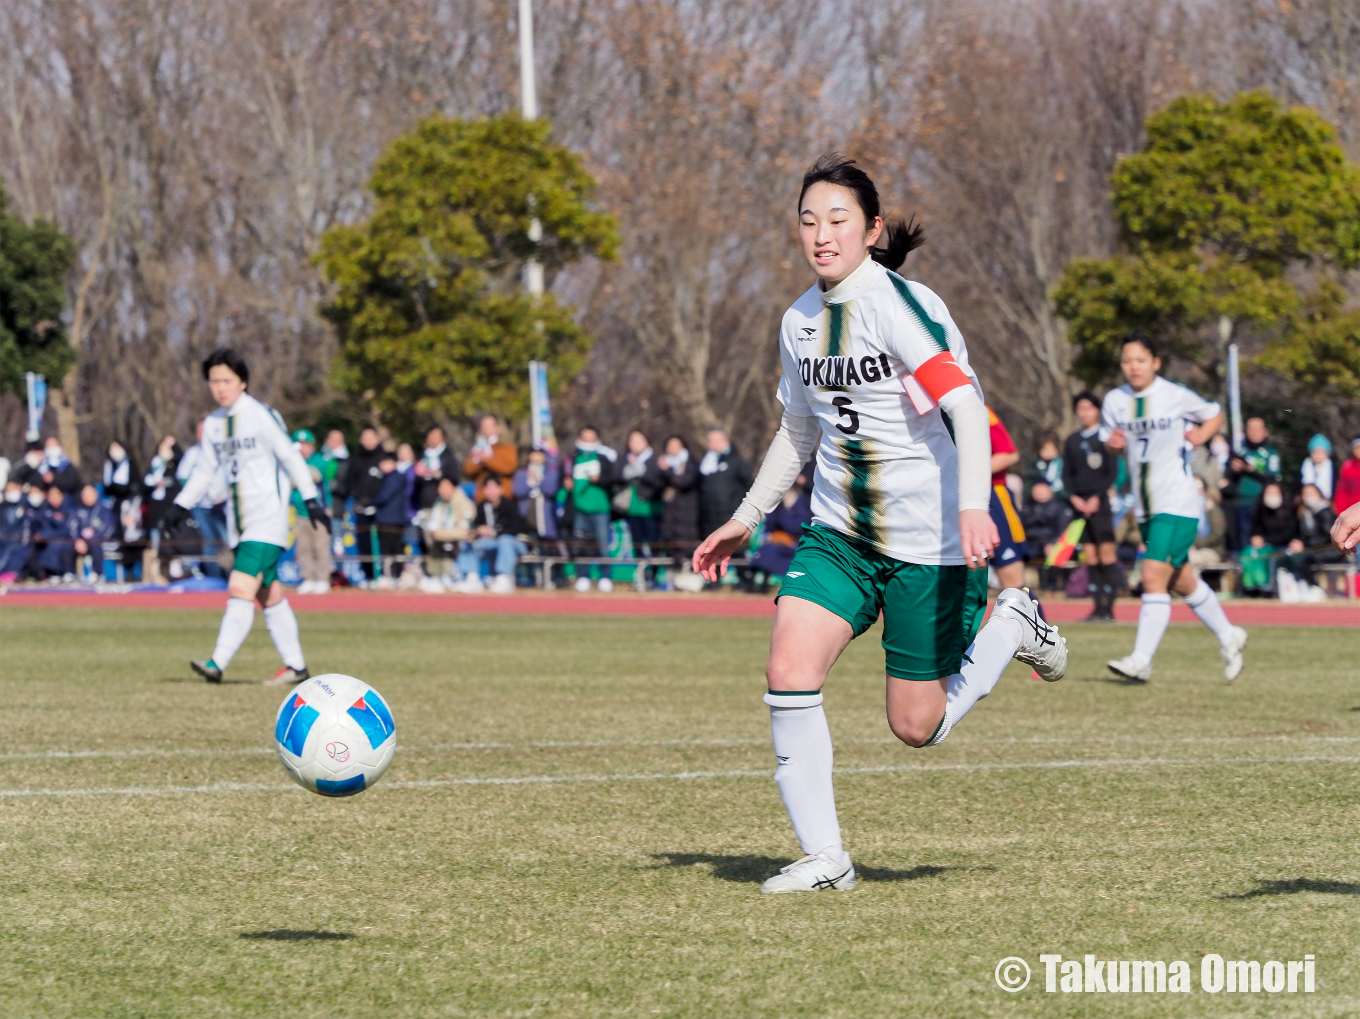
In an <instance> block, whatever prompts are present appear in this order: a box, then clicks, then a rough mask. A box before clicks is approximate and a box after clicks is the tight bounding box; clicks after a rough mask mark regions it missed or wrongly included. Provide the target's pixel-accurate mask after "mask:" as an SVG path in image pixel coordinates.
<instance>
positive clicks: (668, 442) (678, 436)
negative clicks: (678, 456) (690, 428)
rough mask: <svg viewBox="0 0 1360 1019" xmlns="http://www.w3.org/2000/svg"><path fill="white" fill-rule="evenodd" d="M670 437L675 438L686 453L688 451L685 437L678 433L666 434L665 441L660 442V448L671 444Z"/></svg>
mask: <svg viewBox="0 0 1360 1019" xmlns="http://www.w3.org/2000/svg"><path fill="white" fill-rule="evenodd" d="M671 439H675V440H676V441H678V442H679V443H680V446H681V447H682V448H683V449H684V451H685V452H686V453H688V452H689V451H690V448H689V443H688V442H686V441H685V437H684V436H683V435H679V434H676V435H668V436H666V441H665V442H663V443H662V444H661V448H662V449H665V448H666V447H667V446H669V445H670V444H671Z"/></svg>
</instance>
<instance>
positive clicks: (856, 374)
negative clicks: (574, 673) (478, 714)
mask: <svg viewBox="0 0 1360 1019" xmlns="http://www.w3.org/2000/svg"><path fill="white" fill-rule="evenodd" d="M798 215H799V236H800V238H801V241H802V247H803V254H804V256H805V257H806V258H807V261H808V264H809V265H810V266H811V267H812V270H813V272H814V273H816V275H817V282H816V284H815V285H814V286H812V287H811V288H810V289H809V290H808V291H807V293H805V294H803V296H802V297H800V298H799V299H798V300H797V301H796V302H795V303H794V305H793V307H791V308H790V309H789V310H788V311H787V312H786V313H785V315H784V320H783V324H782V325H781V327H780V354H781V358H782V363H783V377H782V378H781V380H780V383H779V400H780V402H781V403H782V404H783V406H784V417H783V421H782V423H781V425H780V428H779V431H778V433H777V434H776V435H775V438H774V441H773V442H771V443H770V448H769V451H768V452H767V453H766V454H765V461H764V463H763V464H762V466H761V469H760V473H759V475H758V476H757V477H756V479H755V482H754V484H753V485H752V486H751V489H750V491H749V492H748V493H747V496H746V499H745V500H744V501H743V502H742V504H741V506H740V507H739V508H738V509H737V511H736V513H735V514H734V515H733V517H732V519H731V520H729V521H728V522H727V523H725V524H723V525H722V526H721V527H719V528H718V529H717V530H716V531H714V532H713V533H712V534H710V535H709V536H708V538H706V539H705V540H704V542H703V544H701V545H700V546H699V548H698V549H696V550H695V553H694V569H695V572H697V573H700V574H702V575H703V576H704V577H706V578H707V579H709V580H716V579H717V577H718V576H719V575H720V574H721V573H725V572H726V570H727V565H728V561H729V559H730V557H731V555H732V553H733V552H734V551H735V550H736V549H737V548H739V547H741V546H742V545H743V544H744V543H745V542H746V541H747V540H748V538H749V537H750V534H751V532H752V531H753V530H754V529H755V527H756V526H757V525H758V524H759V523H760V521H761V519H762V518H763V516H764V515H765V514H766V513H768V512H769V511H770V510H771V509H773V508H774V506H775V505H776V504H777V503H778V502H779V500H780V498H781V497H782V496H783V494H784V493H785V492H786V491H787V490H788V488H789V486H790V485H792V484H793V481H794V479H795V478H796V477H797V476H798V472H799V469H800V468H801V466H802V465H803V464H804V463H805V462H806V461H807V459H808V457H809V456H810V455H811V454H812V452H813V450H814V449H815V450H816V452H817V474H816V482H815V485H814V488H813V494H812V512H813V526H812V527H810V528H808V529H807V530H806V531H805V532H804V534H803V537H802V540H801V541H800V542H799V545H798V549H797V551H796V553H795V554H794V557H793V561H792V563H791V564H790V567H789V572H788V573H787V574H786V575H785V580H784V584H783V586H782V587H781V588H780V594H779V602H778V608H777V611H776V614H775V622H774V634H773V637H772V639H771V644H770V657H769V661H768V664H767V666H766V678H767V680H768V684H769V691H768V693H766V695H765V703H766V704H768V705H769V706H770V729H771V734H772V735H773V738H774V752H775V758H776V760H777V761H778V769H777V770H776V772H775V782H776V784H777V785H778V787H779V792H780V795H781V796H782V798H783V800H784V806H785V808H786V809H787V810H788V812H789V819H790V820H791V821H792V822H793V828H794V832H795V833H796V834H797V836H798V841H799V843H800V844H801V845H802V848H803V852H804V853H805V854H806V855H805V856H804V857H803V858H802V859H801V860H799V861H798V862H797V863H794V864H792V865H791V866H788V867H785V868H784V869H783V870H782V871H781V872H780V873H779V874H777V875H775V876H774V877H772V878H770V879H769V880H768V881H766V882H765V884H764V885H763V886H762V890H763V891H766V892H795V891H815V890H818V889H825V888H836V889H845V888H853V887H854V884H855V869H854V867H853V865H852V864H851V862H850V858H849V856H848V855H847V854H846V852H845V850H844V848H843V846H842V844H841V830H840V823H839V821H838V820H837V817H836V802H835V797H834V795H833V790H832V779H831V769H832V753H831V734H830V732H829V731H828V729H827V724H826V715H825V714H824V713H823V711H822V692H821V691H822V686H823V684H824V683H825V682H826V677H827V673H828V672H829V671H830V670H831V666H832V665H834V664H835V662H836V659H837V658H839V657H840V654H841V652H842V651H844V650H845V647H846V645H847V644H849V643H850V641H851V640H852V639H853V638H854V637H856V636H858V635H859V634H861V633H863V632H864V631H865V630H867V629H868V628H869V627H870V626H872V625H873V624H874V622H875V621H876V620H877V619H878V615H879V612H880V611H882V613H883V619H884V624H883V648H884V650H885V652H886V654H887V713H888V725H889V727H890V728H891V729H892V731H893V733H894V734H895V735H896V736H897V737H898V738H899V739H901V740H902V741H903V742H904V743H906V744H907V745H909V746H913V747H923V746H929V745H933V744H936V743H939V742H941V741H942V740H943V739H944V738H945V737H946V736H947V735H948V733H949V731H950V729H951V728H952V727H953V726H955V725H957V724H958V722H959V720H960V719H961V718H962V717H963V716H964V715H965V714H966V713H967V712H968V710H969V708H971V707H972V706H973V705H974V704H975V703H976V702H977V701H978V700H979V699H980V698H982V697H985V696H986V695H987V694H988V693H990V692H991V690H992V687H993V686H994V685H995V684H996V681H997V679H998V678H999V677H1000V675H1001V672H1002V670H1003V669H1004V668H1005V666H1006V664H1007V663H1008V662H1009V661H1010V660H1011V658H1012V657H1016V658H1019V659H1020V660H1021V661H1024V662H1027V663H1029V664H1030V665H1032V666H1033V667H1034V668H1035V669H1036V670H1037V671H1038V672H1039V673H1040V674H1041V675H1042V676H1043V677H1044V678H1045V679H1048V680H1057V679H1061V678H1062V675H1063V672H1064V671H1065V670H1066V667H1067V647H1066V643H1065V642H1064V640H1063V639H1062V638H1061V637H1059V636H1058V633H1057V631H1056V630H1055V629H1054V628H1052V627H1050V626H1048V625H1047V624H1046V623H1044V621H1043V620H1042V619H1041V618H1039V616H1038V613H1037V612H1036V611H1035V609H1034V606H1033V603H1032V602H1031V600H1030V598H1029V596H1028V594H1027V593H1025V592H1024V591H1020V590H1015V589H1012V590H1008V591H1003V592H1002V594H1001V597H1000V598H998V599H997V604H996V610H995V611H994V612H993V614H992V619H991V621H990V622H989V623H988V624H987V626H986V627H984V628H983V630H982V631H981V633H979V634H978V637H977V640H976V641H975V642H974V643H973V644H972V646H971V647H969V646H968V636H969V635H970V634H969V632H970V630H971V627H972V625H973V621H974V620H975V619H976V618H977V615H978V606H977V605H975V604H968V594H967V592H968V591H969V589H970V588H972V590H974V591H977V590H979V589H978V588H977V587H974V586H972V585H970V583H969V569H974V570H984V571H985V570H986V568H987V558H988V556H989V555H990V553H991V551H992V549H993V548H995V547H996V544H997V531H996V527H995V526H994V525H993V524H992V521H991V518H990V517H989V515H988V502H989V497H990V495H991V486H990V470H989V467H990V460H991V445H990V442H989V439H988V416H987V409H986V407H985V406H984V405H983V402H982V393H981V387H980V386H979V385H978V381H977V378H976V377H975V376H974V375H973V373H972V369H971V368H970V367H969V365H968V353H967V350H966V348H965V346H964V342H963V337H962V336H961V335H960V334H959V331H958V329H957V328H956V327H955V325H954V322H953V320H952V319H951V318H950V317H949V312H948V311H947V310H946V309H945V306H944V303H943V302H942V301H941V300H940V299H939V298H938V297H936V296H935V295H934V294H933V293H931V292H930V291H929V290H927V289H926V288H925V287H923V286H921V285H920V284H919V283H910V282H908V281H907V280H904V279H903V278H902V277H900V276H898V275H896V274H895V273H893V272H891V271H889V269H887V268H885V267H884V266H885V265H887V266H891V267H896V266H899V265H901V264H902V260H903V259H904V258H905V257H906V255H907V252H908V251H910V250H911V249H912V248H913V247H915V246H916V244H917V243H918V242H919V239H920V232H919V230H912V229H911V228H909V227H907V226H906V225H905V224H901V223H894V224H892V225H891V226H889V227H888V228H887V229H886V230H885V228H884V224H883V218H882V216H881V214H880V211H879V198H878V191H877V190H876V189H875V187H874V184H873V181H871V180H870V179H869V177H868V175H867V174H865V173H864V171H862V170H860V169H858V168H857V167H856V166H855V165H854V163H853V162H852V161H851V160H848V159H845V158H844V157H842V156H840V155H839V154H837V153H831V154H829V155H826V156H823V157H822V158H821V159H819V160H817V162H816V163H814V164H813V165H812V167H811V168H810V169H809V170H808V172H807V173H806V174H805V175H804V177H803V189H802V192H801V193H800V195H799V197H798ZM885 234H886V247H885V248H884V249H879V248H877V247H876V246H875V245H876V244H877V243H878V241H879V239H880V238H882V237H884V236H885ZM880 263H882V264H880ZM945 414H948V415H949V421H948V422H946V420H945V416H944V415H945ZM951 427H952V435H951ZM981 591H983V592H985V587H982V588H981ZM984 597H985V594H984ZM965 648H967V655H965V654H964V650H965ZM961 664H962V667H960V666H961Z"/></svg>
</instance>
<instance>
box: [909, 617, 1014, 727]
mask: <svg viewBox="0 0 1360 1019" xmlns="http://www.w3.org/2000/svg"><path fill="white" fill-rule="evenodd" d="M1020 637H1021V633H1020V623H1019V622H1018V621H1017V620H1014V619H1008V618H1006V617H1004V616H993V617H992V618H991V620H990V621H989V622H988V623H987V625H986V626H984V627H983V628H982V629H981V631H979V632H978V635H977V637H976V638H974V640H973V643H972V646H971V647H969V648H968V650H967V651H966V652H964V659H963V667H962V668H961V669H959V671H958V672H956V673H954V675H952V676H950V677H949V683H948V687H947V692H946V695H945V705H944V720H943V721H941V722H940V728H939V731H937V732H936V733H935V735H934V736H933V737H931V740H930V742H929V743H927V744H926V745H927V746H932V747H933V746H936V745H937V744H939V743H942V742H944V738H945V737H946V736H948V735H949V732H950V730H951V729H953V728H954V726H956V725H958V724H959V722H960V721H961V720H962V719H963V716H964V715H966V714H968V712H969V711H971V710H972V708H973V705H974V704H976V703H977V702H978V701H980V700H982V698H984V697H986V696H987V695H988V694H989V693H991V692H992V688H993V687H995V686H996V681H997V680H998V679H1000V678H1001V673H1003V672H1005V671H1006V666H1007V665H1009V664H1010V663H1011V658H1012V657H1013V656H1014V655H1015V649H1016V648H1018V647H1019V646H1020Z"/></svg>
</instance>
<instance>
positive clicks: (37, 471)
mask: <svg viewBox="0 0 1360 1019" xmlns="http://www.w3.org/2000/svg"><path fill="white" fill-rule="evenodd" d="M45 463H46V458H45V457H44V456H43V448H42V443H41V442H30V443H29V444H28V445H27V446H25V447H24V458H23V459H22V460H20V461H19V462H18V463H17V464H15V465H14V467H13V468H12V469H11V471H10V478H12V479H13V480H14V481H17V482H18V483H19V487H20V488H28V487H29V486H30V485H41V484H42V483H43V480H42V468H43V465H44V464H45Z"/></svg>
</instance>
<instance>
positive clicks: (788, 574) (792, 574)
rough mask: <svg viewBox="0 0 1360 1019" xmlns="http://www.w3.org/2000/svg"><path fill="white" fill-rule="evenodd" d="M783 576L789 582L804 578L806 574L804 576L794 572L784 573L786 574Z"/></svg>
mask: <svg viewBox="0 0 1360 1019" xmlns="http://www.w3.org/2000/svg"><path fill="white" fill-rule="evenodd" d="M784 576H786V577H788V578H789V579H790V580H792V579H793V578H794V577H806V576H807V574H806V573H797V572H795V573H786V574H784Z"/></svg>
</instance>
